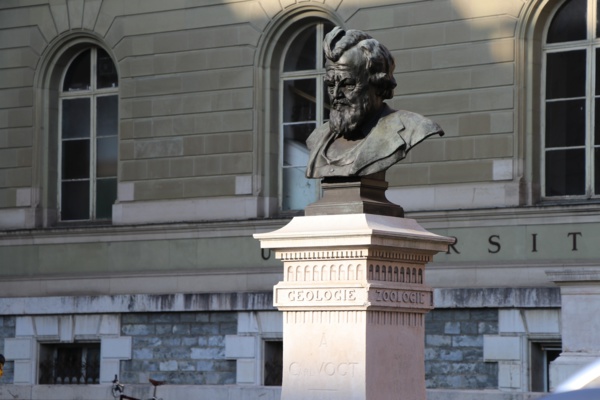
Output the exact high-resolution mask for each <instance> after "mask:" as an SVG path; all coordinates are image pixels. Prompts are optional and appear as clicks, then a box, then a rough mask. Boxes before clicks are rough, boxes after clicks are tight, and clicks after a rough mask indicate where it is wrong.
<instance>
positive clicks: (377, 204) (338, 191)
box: [304, 172, 404, 217]
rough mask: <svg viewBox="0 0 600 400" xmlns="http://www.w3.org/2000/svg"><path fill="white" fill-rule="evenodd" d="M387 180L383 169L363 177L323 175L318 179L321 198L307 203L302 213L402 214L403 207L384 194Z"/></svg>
mask: <svg viewBox="0 0 600 400" xmlns="http://www.w3.org/2000/svg"><path fill="white" fill-rule="evenodd" d="M387 188H388V183H387V181H386V180H385V172H379V173H377V174H373V175H369V176H364V177H339V178H325V179H323V180H322V182H321V189H322V190H323V197H321V199H319V200H318V201H316V202H315V203H312V204H310V205H309V206H308V207H306V209H305V210H304V214H305V215H307V216H311V215H336V214H361V213H364V214H375V215H387V216H390V217H404V210H403V209H402V207H400V206H399V205H397V204H394V203H391V202H390V201H389V200H388V199H387V198H386V197H385V191H386V190H387Z"/></svg>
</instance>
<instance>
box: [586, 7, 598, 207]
mask: <svg viewBox="0 0 600 400" xmlns="http://www.w3.org/2000/svg"><path fill="white" fill-rule="evenodd" d="M594 14H595V13H594ZM594 26H595V25H594ZM597 51H598V50H597V48H596V47H594V46H593V45H591V46H590V47H589V54H590V57H589V61H588V68H589V73H588V79H589V82H590V84H589V85H588V91H589V94H588V96H589V97H588V99H589V101H588V108H589V112H588V114H589V117H588V118H587V123H588V124H589V126H588V127H587V137H586V140H587V141H586V144H587V154H586V157H587V158H586V178H587V182H586V190H587V194H588V196H589V197H593V196H594V193H595V190H596V188H594V182H595V169H594V164H595V160H594V155H595V152H594V145H595V140H594V139H595V126H596V125H595V124H596V101H597V100H596V79H598V77H597V74H596V68H597V65H596V52H597Z"/></svg>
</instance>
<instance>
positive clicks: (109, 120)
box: [96, 96, 119, 136]
mask: <svg viewBox="0 0 600 400" xmlns="http://www.w3.org/2000/svg"><path fill="white" fill-rule="evenodd" d="M96 109H97V111H96V135H97V136H109V135H116V134H117V130H118V111H119V103H118V97H117V96H102V97H98V98H97V99H96Z"/></svg>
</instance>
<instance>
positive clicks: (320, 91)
mask: <svg viewBox="0 0 600 400" xmlns="http://www.w3.org/2000/svg"><path fill="white" fill-rule="evenodd" d="M327 24H331V25H334V23H333V22H331V21H329V20H326V19H320V18H319V19H316V20H310V21H309V22H308V23H306V24H303V25H301V26H299V27H298V28H297V29H295V30H294V32H293V34H291V35H290V36H289V38H288V39H287V42H286V44H285V46H284V48H283V51H282V53H281V54H282V56H281V57H280V60H279V65H278V77H279V91H278V94H279V104H278V117H277V118H278V135H279V141H278V143H279V148H278V171H279V175H278V185H277V186H278V208H279V210H280V212H282V213H295V212H298V211H303V210H302V209H299V210H297V209H291V208H285V202H284V197H285V196H284V170H285V169H288V168H294V167H298V166H288V167H286V166H285V165H284V146H285V137H284V132H285V128H286V127H287V126H293V125H301V124H307V123H314V124H315V128H318V127H320V126H322V125H323V124H324V123H325V122H327V121H326V120H325V118H324V117H325V113H324V108H325V106H326V104H327V102H328V98H327V96H328V94H327V92H326V91H325V90H324V84H323V80H324V77H325V72H326V71H325V66H324V53H323V40H322V38H324V37H325V34H326V33H327V32H325V25H327ZM315 26H316V38H315V40H316V46H315V51H316V60H315V62H316V69H309V70H299V71H289V72H285V71H284V66H285V59H286V56H287V54H288V52H289V51H290V47H291V45H292V44H293V43H294V41H295V39H296V38H297V37H298V36H299V35H301V34H302V33H304V32H305V30H306V29H309V28H312V27H315ZM301 79H314V80H315V81H316V90H315V94H316V95H315V109H316V112H315V120H314V121H313V120H311V121H297V122H284V112H285V108H284V107H285V104H284V102H285V93H284V90H285V83H286V82H288V81H294V80H301ZM304 167H306V166H304ZM320 192H321V182H320V181H319V180H316V185H315V197H314V201H316V200H317V199H318V198H319V197H320ZM307 205H308V204H307Z"/></svg>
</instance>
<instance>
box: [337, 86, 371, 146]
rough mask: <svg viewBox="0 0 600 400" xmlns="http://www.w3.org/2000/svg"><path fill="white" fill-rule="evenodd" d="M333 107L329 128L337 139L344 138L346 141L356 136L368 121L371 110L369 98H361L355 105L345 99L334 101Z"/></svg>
mask: <svg viewBox="0 0 600 400" xmlns="http://www.w3.org/2000/svg"><path fill="white" fill-rule="evenodd" d="M331 105H332V107H331V111H330V112H329V127H330V128H331V131H332V132H334V133H335V136H336V137H339V136H344V137H345V138H346V139H352V137H353V136H356V134H355V133H357V129H358V128H360V125H361V124H362V123H363V122H364V121H365V120H366V117H367V115H368V113H369V111H370V110H371V101H370V99H369V96H361V97H360V98H359V101H358V103H354V104H353V103H350V102H348V101H347V100H346V99H343V100H334V101H332V104H331ZM353 133H354V134H353Z"/></svg>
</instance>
